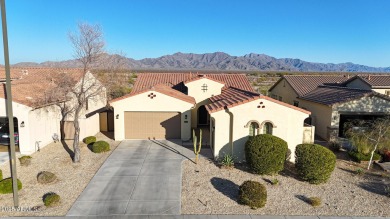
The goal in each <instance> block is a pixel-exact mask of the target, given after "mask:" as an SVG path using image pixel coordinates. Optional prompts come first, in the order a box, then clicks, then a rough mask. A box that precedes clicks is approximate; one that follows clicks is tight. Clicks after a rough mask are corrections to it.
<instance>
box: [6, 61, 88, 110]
mask: <svg viewBox="0 0 390 219" xmlns="http://www.w3.org/2000/svg"><path fill="white" fill-rule="evenodd" d="M0 71H1V70H0ZM3 71H4V69H3ZM11 72H20V74H21V75H20V77H19V78H18V79H15V80H13V81H12V82H11V92H12V100H13V102H16V103H20V104H23V105H26V106H30V107H34V106H36V105H37V101H41V100H42V98H44V97H45V93H46V92H49V91H50V89H52V88H53V87H54V86H55V82H54V81H52V80H51V79H52V75H53V74H57V73H63V72H66V73H68V74H71V75H72V77H74V78H75V79H76V78H77V79H78V78H80V77H81V75H82V70H81V69H59V68H11ZM5 97H6V91H5V84H3V85H2V86H1V87H0V98H5Z"/></svg>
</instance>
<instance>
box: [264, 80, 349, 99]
mask: <svg viewBox="0 0 390 219" xmlns="http://www.w3.org/2000/svg"><path fill="white" fill-rule="evenodd" d="M283 79H286V81H287V83H289V84H290V86H291V87H292V88H293V89H294V90H295V92H296V93H297V94H298V96H303V95H305V94H307V93H309V92H311V91H313V90H314V89H316V88H317V87H318V86H320V85H324V84H340V83H342V82H344V81H346V80H348V78H347V77H344V76H331V75H284V76H283V77H282V78H281V79H279V81H278V82H276V83H275V84H274V85H273V86H272V87H271V88H270V89H269V90H270V91H271V90H272V89H273V88H274V87H275V86H276V85H277V84H278V83H280V82H281V81H282V80H283Z"/></svg>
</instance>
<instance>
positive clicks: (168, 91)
mask: <svg viewBox="0 0 390 219" xmlns="http://www.w3.org/2000/svg"><path fill="white" fill-rule="evenodd" d="M153 91H157V92H160V93H163V94H165V95H168V96H170V97H174V98H176V99H179V100H182V101H185V102H188V103H191V104H195V103H196V102H195V99H194V98H193V97H190V96H188V95H185V94H183V93H182V92H180V91H177V90H175V89H173V88H171V87H170V86H167V85H164V84H157V85H154V86H153V87H151V88H146V89H144V90H141V91H137V92H131V93H130V94H127V95H125V96H122V97H119V98H116V99H113V100H111V101H110V103H113V102H116V101H119V100H123V99H126V98H128V97H132V96H136V95H138V94H142V93H146V92H153Z"/></svg>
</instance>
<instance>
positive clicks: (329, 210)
mask: <svg viewBox="0 0 390 219" xmlns="http://www.w3.org/2000/svg"><path fill="white" fill-rule="evenodd" d="M340 153H343V152H340ZM365 167H366V166H365V165H363V164H357V163H354V162H352V161H349V159H348V158H344V159H338V160H337V164H336V168H335V170H334V172H333V173H332V176H331V179H330V180H329V181H328V182H327V183H326V184H321V185H311V184H309V183H307V182H303V181H300V180H299V179H298V177H297V176H296V173H295V169H294V166H293V164H291V163H289V164H286V168H285V170H284V171H283V172H281V173H280V175H277V176H261V175H255V174H252V173H250V171H249V170H248V169H247V168H246V166H245V165H236V168H234V169H231V170H229V169H222V168H219V167H218V166H217V165H216V164H215V163H214V161H211V160H206V159H201V160H200V163H199V164H198V165H195V164H193V163H192V162H191V161H188V160H186V161H184V162H183V164H182V171H183V181H182V213H183V214H261V215H332V216H387V217H388V216H390V208H389V203H390V197H388V196H387V194H386V192H385V186H389V187H390V175H389V173H385V172H383V171H381V170H379V169H376V168H373V170H370V171H369V172H365V173H364V174H360V175H359V174H357V173H356V170H357V169H359V168H360V169H365ZM274 178H277V179H278V181H279V184H278V185H271V180H272V179H274ZM246 180H255V181H258V182H261V183H262V184H264V185H265V186H266V187H267V193H268V199H267V203H266V205H265V207H264V208H260V209H256V210H252V209H251V208H249V207H248V206H244V205H239V204H238V203H237V196H238V188H239V186H240V185H241V184H242V183H243V182H244V181H246ZM309 197H320V198H321V200H322V204H321V206H319V207H312V206H311V205H310V204H308V198H309Z"/></svg>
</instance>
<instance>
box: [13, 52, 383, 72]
mask: <svg viewBox="0 0 390 219" xmlns="http://www.w3.org/2000/svg"><path fill="white" fill-rule="evenodd" d="M103 59H105V60H106V61H104V63H109V62H113V61H114V60H115V62H120V63H121V66H122V67H123V68H126V69H139V70H142V69H145V70H153V69H155V70H157V69H158V70H192V69H194V70H213V71H214V70H222V71H223V70H226V71H294V72H297V71H298V72H390V67H370V66H365V65H359V64H354V63H351V62H346V63H340V64H333V63H315V62H307V61H303V60H301V59H292V58H275V57H272V56H268V55H265V54H256V53H250V54H247V55H244V56H231V55H229V54H227V53H223V52H214V53H204V54H194V53H181V52H178V53H175V54H172V55H164V56H161V57H158V58H145V59H141V60H135V59H132V58H127V57H125V56H120V55H108V54H105V55H104V57H103ZM13 66H14V67H67V68H71V67H80V65H79V63H78V62H77V60H66V61H58V62H54V61H46V62H42V63H35V62H20V63H17V64H14V65H13ZM97 67H101V66H97Z"/></svg>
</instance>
